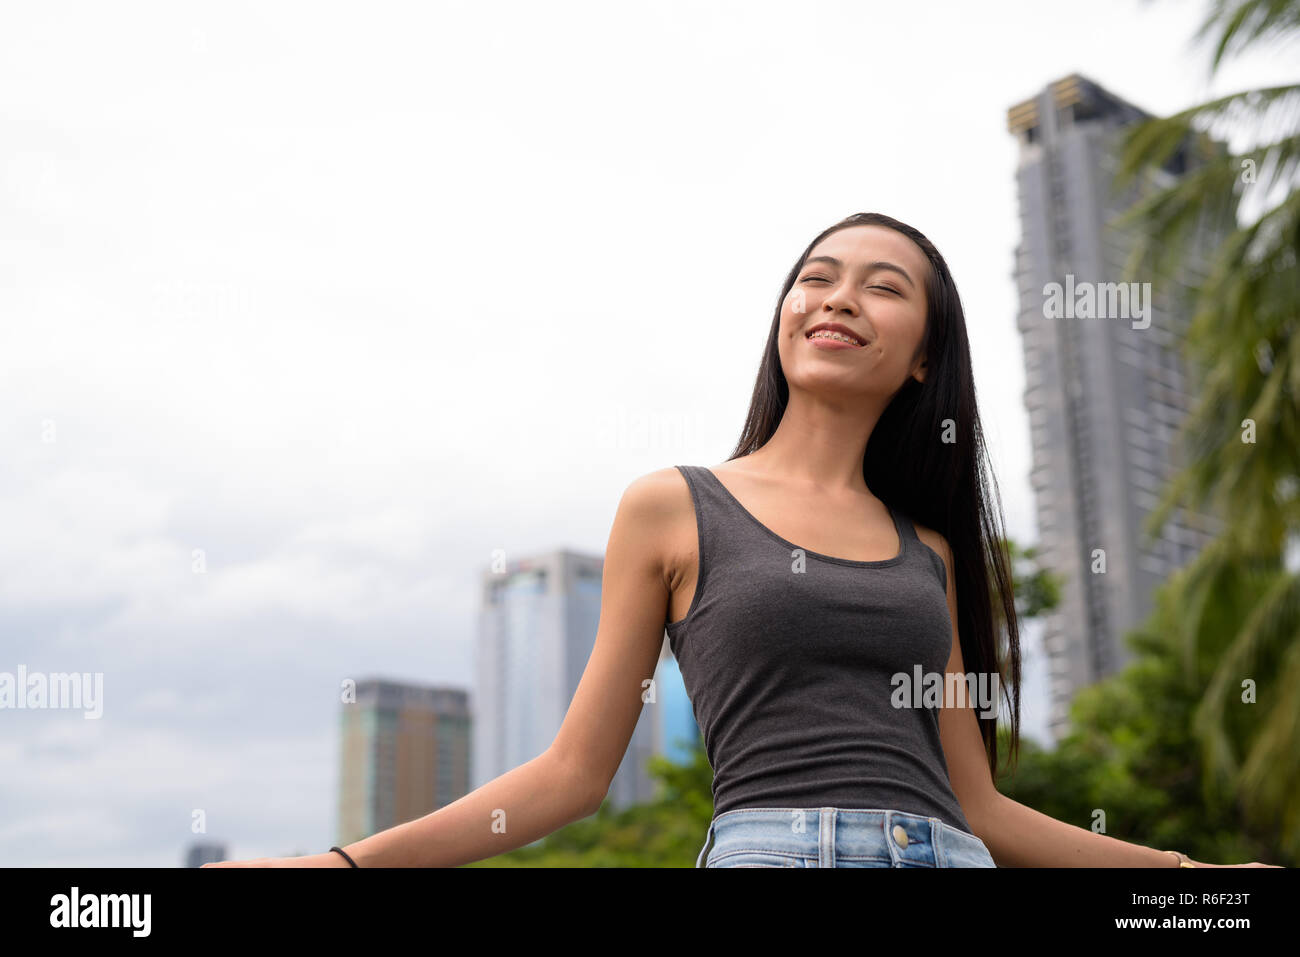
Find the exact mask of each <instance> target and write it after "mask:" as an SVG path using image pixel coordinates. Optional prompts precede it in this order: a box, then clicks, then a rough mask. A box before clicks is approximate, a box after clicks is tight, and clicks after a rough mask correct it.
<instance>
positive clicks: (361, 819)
mask: <svg viewBox="0 0 1300 957" xmlns="http://www.w3.org/2000/svg"><path fill="white" fill-rule="evenodd" d="M469 739H470V715H469V700H468V695H467V694H466V692H465V691H463V690H461V689H459V688H435V687H426V686H422V685H410V684H401V683H398V682H395V681H383V680H378V679H369V680H364V681H359V682H358V683H357V686H356V701H355V702H354V703H353V702H344V704H343V714H342V761H341V762H340V764H341V781H340V788H339V822H338V828H339V841H338V842H339V844H340V845H346V844H350V843H352V842H354V841H359V840H361V839H362V838H365V837H369V836H370V835H372V834H375V833H378V832H379V831H383V830H386V829H387V828H390V827H393V826H395V825H398V824H403V823H405V822H407V821H412V820H415V819H416V818H419V817H423V816H424V815H426V814H428V813H430V812H431V811H436V810H437V809H438V808H440V807H444V806H445V805H448V804H450V803H452V802H453V801H455V800H457V799H458V798H461V797H463V796H464V795H465V794H467V793H469V777H470V771H469V759H470V746H469Z"/></svg>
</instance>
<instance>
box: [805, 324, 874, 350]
mask: <svg viewBox="0 0 1300 957" xmlns="http://www.w3.org/2000/svg"><path fill="white" fill-rule="evenodd" d="M804 338H805V339H807V340H808V341H809V342H811V341H812V340H814V339H819V340H820V339H829V340H830V341H831V342H839V343H843V344H844V345H846V346H852V347H854V348H857V349H862V348H865V347H866V345H867V343H865V342H863V341H861V340H859V339H857V338H855V337H853V336H848V335H845V334H844V333H842V332H831V331H830V330H827V329H816V330H814V331H813V332H809V333H806V334H805V335H804Z"/></svg>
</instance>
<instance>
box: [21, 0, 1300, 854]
mask: <svg viewBox="0 0 1300 957" xmlns="http://www.w3.org/2000/svg"><path fill="white" fill-rule="evenodd" d="M1201 10H1202V4H1199V3H1188V4H1176V3H1171V2H1162V3H1156V4H1154V5H1146V4H1142V3H1139V2H1136V0H1132V2H1130V0H1125V2H1092V3H1087V4H1084V3H1052V4H1043V3H1035V2H1025V3H985V4H969V3H960V2H953V3H928V4H910V5H906V4H905V5H896V4H884V3H879V4H876V3H817V2H800V3H793V2H787V3H775V4H774V3H758V2H744V3H738V2H734V3H725V4H724V3H696V2H691V3H674V2H663V0H656V2H654V3H648V4H629V3H614V4H611V3H583V4H577V3H547V4H531V3H522V2H519V3H484V2H473V3H471V2H457V3H436V4H414V3H413V4H400V5H398V4H380V3H373V2H372V3H366V4H361V3H352V4H324V3H319V2H316V3H310V4H307V3H301V4H299V3H295V4H288V3H272V4H267V3H259V4H249V3H225V4H221V5H204V6H202V7H198V6H195V5H189V4H178V3H151V4H141V3H114V4H98V3H76V4H71V3H54V2H49V3H41V4H23V5H17V4H6V5H5V6H4V8H3V13H0V150H2V151H3V152H2V154H0V156H2V159H3V177H4V180H3V183H4V189H3V194H2V198H0V202H3V208H2V209H0V252H2V255H0V310H2V311H0V441H2V443H3V445H2V447H0V642H2V644H0V671H10V672H14V671H15V670H16V669H17V667H18V666H19V665H24V666H26V668H27V669H29V670H30V671H41V670H43V671H77V672H103V674H104V690H103V717H102V718H101V719H99V720H86V719H83V717H82V716H81V714H80V713H79V712H75V711H0V722H2V723H3V725H4V728H3V733H2V734H0V780H2V781H3V785H2V786H0V864H8V865H88V866H108V865H125V866H137V865H143V866H164V867H167V866H176V865H178V864H180V862H181V855H182V853H183V851H184V848H185V847H186V845H187V844H188V843H189V842H190V841H191V839H192V838H193V835H192V834H191V816H192V813H193V811H194V810H195V809H202V810H203V811H204V812H205V813H206V816H207V831H208V835H207V836H208V837H209V838H212V839H215V840H221V841H225V842H226V843H227V850H228V856H229V857H231V858H249V857H260V856H275V855H283V854H290V853H316V852H319V851H323V850H325V849H326V848H327V847H328V846H329V845H330V844H331V843H333V841H334V839H335V815H336V806H337V805H336V802H337V791H338V739H337V730H338V720H339V704H338V687H339V682H340V680H342V679H343V678H345V677H366V676H370V675H384V676H389V677H394V678H400V679H405V680H412V681H418V682H428V683H435V684H450V685H458V686H463V687H466V688H471V689H472V682H473V662H474V649H473V637H474V627H475V613H476V608H477V601H478V590H477V589H478V584H479V576H480V574H481V572H482V570H483V569H484V568H485V567H486V566H487V565H488V563H489V561H490V558H491V553H492V550H493V549H496V548H504V549H505V550H506V554H507V556H508V557H515V556H522V555H526V554H528V553H529V552H532V551H536V550H543V549H547V550H549V549H552V548H556V547H571V548H576V549H581V550H588V551H593V552H601V551H603V549H604V547H605V542H606V538H607V536H608V533H609V526H610V522H611V520H612V518H613V515H614V509H615V506H616V505H617V502H618V500H619V497H620V495H621V494H622V492H623V490H624V489H625V488H626V487H627V485H628V484H629V483H630V482H631V481H632V480H633V479H635V478H636V477H637V476H639V475H643V474H645V473H647V472H650V471H654V470H655V469H659V468H664V467H667V466H671V465H676V464H701V465H713V464H717V463H719V462H721V461H723V460H724V459H725V458H726V457H727V455H728V454H729V453H730V451H731V448H732V447H733V446H734V444H735V442H736V439H737V437H738V435H739V432H740V428H741V425H742V423H743V417H744V413H745V411H746V409H747V406H748V401H749V397H750V390H751V388H752V385H753V378H754V374H755V371H756V369H757V364H758V361H759V358H760V354H761V350H762V345H763V341H764V335H765V333H766V330H767V327H768V324H769V322H770V320H771V316H772V310H773V308H774V305H775V302H776V297H777V295H778V293H779V292H780V284H781V280H782V278H783V276H784V275H785V273H786V272H787V270H788V269H789V268H790V267H791V266H792V265H793V263H794V261H795V259H796V258H797V256H798V254H799V253H800V251H801V250H802V249H803V247H804V246H805V245H806V244H807V243H808V241H809V240H810V239H811V238H812V237H813V236H814V235H816V234H817V233H818V232H819V231H821V230H822V229H823V228H825V227H826V226H828V225H830V224H831V223H833V222H835V221H837V220H839V219H840V218H842V217H844V216H846V215H848V214H851V213H854V212H860V211H879V212H883V213H886V214H888V215H890V216H894V217H896V218H898V219H901V220H903V221H905V222H908V223H910V224H912V225H914V226H916V227H917V228H919V229H920V230H921V231H922V232H924V233H926V234H927V235H928V236H929V237H930V238H931V240H933V241H934V242H935V244H936V245H937V246H938V247H939V249H940V250H941V251H942V252H943V254H944V255H945V257H946V258H947V260H948V263H949V266H950V267H951V269H952V272H953V275H954V276H955V278H956V281H957V283H958V286H959V288H960V290H961V294H962V297H963V300H964V303H965V307H966V314H967V319H968V323H969V331H970V338H971V345H972V350H973V353H974V361H975V366H976V379H977V388H978V391H979V397H980V400H981V413H982V416H983V419H984V424H985V428H986V431H987V434H988V437H989V441H990V446H991V452H992V455H993V458H994V464H995V468H996V474H997V478H998V481H999V483H1000V485H1001V489H1002V493H1003V497H1004V505H1005V509H1006V517H1007V522H1008V528H1009V531H1010V533H1011V534H1012V535H1013V536H1014V537H1016V538H1018V539H1020V540H1022V541H1032V540H1034V539H1035V538H1036V530H1035V527H1034V518H1033V502H1032V498H1031V497H1030V490H1029V485H1028V477H1027V473H1028V471H1029V440H1028V426H1027V420H1026V417H1025V415H1024V409H1023V404H1022V399H1021V390H1022V388H1023V376H1022V360H1021V344H1020V340H1019V337H1018V335H1017V333H1016V331H1015V324H1014V318H1015V313H1016V301H1015V288H1014V285H1013V282H1012V279H1011V270H1012V265H1013V262H1012V259H1013V250H1014V247H1015V245H1016V242H1017V208H1016V196H1015V192H1014V185H1015V180H1014V176H1015V164H1016V153H1015V143H1014V140H1013V138H1012V137H1011V136H1010V135H1009V134H1008V133H1007V132H1006V110H1007V108H1008V107H1010V106H1011V105H1013V104H1015V103H1017V102H1020V101H1021V100H1024V99H1026V98H1028V97H1030V96H1032V95H1034V94H1036V93H1037V92H1038V91H1039V90H1040V89H1042V87H1043V86H1044V85H1046V84H1047V83H1050V82H1051V81H1053V80H1056V79H1059V78H1061V77H1063V76H1065V75H1067V74H1069V73H1072V72H1076V71H1077V72H1080V73H1082V74H1084V75H1085V76H1088V77H1089V78H1091V79H1094V80H1096V81H1097V82H1099V83H1101V84H1102V85H1103V86H1104V87H1106V88H1107V89H1109V90H1112V91H1113V92H1115V93H1117V94H1118V95H1120V96H1122V97H1124V98H1125V99H1127V100H1129V101H1131V102H1133V103H1135V104H1136V105H1138V106H1141V107H1143V108H1145V109H1147V110H1150V111H1152V112H1155V113H1169V112H1173V111H1175V110H1178V109H1181V108H1184V107H1186V106H1188V105H1191V104H1192V103H1195V102H1197V101H1198V100H1199V99H1202V98H1204V97H1206V96H1208V95H1209V94H1210V93H1212V92H1227V91H1230V90H1233V89H1237V88H1240V87H1243V86H1249V85H1258V84H1263V83H1271V82H1276V81H1278V80H1280V79H1283V78H1289V76H1290V74H1289V73H1288V72H1287V71H1286V70H1285V68H1284V63H1283V62H1282V60H1281V58H1265V57H1258V56H1256V57H1253V58H1252V61H1251V62H1250V63H1249V64H1246V65H1243V66H1242V67H1241V68H1237V69H1233V70H1230V71H1228V72H1227V73H1225V75H1224V77H1223V79H1222V80H1221V81H1219V82H1217V83H1216V84H1214V85H1213V86H1209V85H1207V84H1206V82H1205V80H1204V76H1205V69H1204V64H1205V61H1206V57H1205V54H1204V53H1203V52H1201V51H1199V50H1196V49H1194V48H1192V47H1190V46H1189V40H1190V37H1191V35H1192V32H1193V29H1194V27H1195V25H1196V24H1197V22H1198V20H1199V16H1200V15H1201ZM640 426H646V429H645V430H640V429H639V427H640ZM196 549H199V550H202V554H203V561H204V563H205V567H206V570H205V571H204V572H203V573H201V574H198V573H196V572H195V568H194V562H195V559H194V553H195V550H196ZM1026 694H1027V701H1026V714H1025V720H1026V730H1027V731H1029V732H1030V733H1034V732H1035V731H1038V732H1039V733H1041V730H1042V728H1043V727H1044V719H1045V717H1046V715H1045V713H1044V712H1043V700H1044V699H1043V698H1042V689H1041V685H1039V686H1037V687H1033V686H1031V688H1029V689H1027V691H1026Z"/></svg>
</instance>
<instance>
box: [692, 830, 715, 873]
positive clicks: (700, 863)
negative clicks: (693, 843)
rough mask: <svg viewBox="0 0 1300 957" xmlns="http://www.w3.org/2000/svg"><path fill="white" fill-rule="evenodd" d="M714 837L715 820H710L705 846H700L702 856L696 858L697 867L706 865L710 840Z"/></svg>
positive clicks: (705, 836)
mask: <svg viewBox="0 0 1300 957" xmlns="http://www.w3.org/2000/svg"><path fill="white" fill-rule="evenodd" d="M712 839H713V821H712V820H711V821H709V830H708V832H707V833H706V834H705V835H704V846H703V847H702V848H700V856H699V857H697V858H696V859H695V866H696V867H703V866H704V856H705V855H706V854H707V853H708V852H709V841H710V840H712Z"/></svg>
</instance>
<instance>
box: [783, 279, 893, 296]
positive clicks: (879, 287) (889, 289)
mask: <svg viewBox="0 0 1300 957" xmlns="http://www.w3.org/2000/svg"><path fill="white" fill-rule="evenodd" d="M802 281H803V282H830V280H829V279H823V278H822V277H821V276H808V277H807V278H805V279H803V280H802ZM867 288H868V289H884V290H886V291H888V292H892V293H893V294H894V295H895V296H901V295H902V293H901V292H899V291H898V290H897V289H895V288H894V287H893V286H868V287H867Z"/></svg>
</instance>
